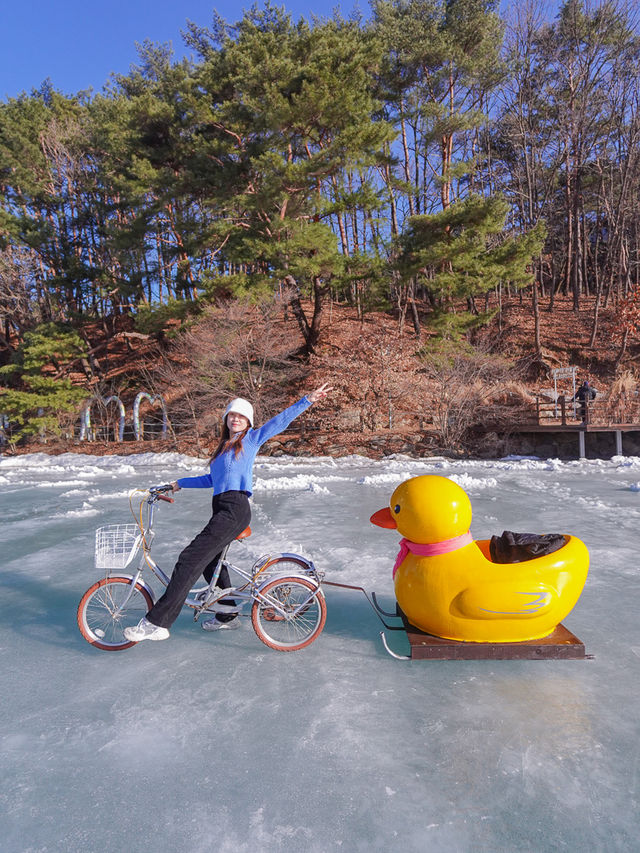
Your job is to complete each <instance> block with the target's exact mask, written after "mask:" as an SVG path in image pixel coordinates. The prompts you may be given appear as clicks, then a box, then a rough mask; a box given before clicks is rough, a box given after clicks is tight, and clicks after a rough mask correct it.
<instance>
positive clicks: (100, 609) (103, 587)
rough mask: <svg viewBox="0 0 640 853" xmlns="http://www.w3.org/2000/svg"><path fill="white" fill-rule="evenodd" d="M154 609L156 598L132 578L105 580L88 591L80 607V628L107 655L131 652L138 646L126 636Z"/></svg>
mask: <svg viewBox="0 0 640 853" xmlns="http://www.w3.org/2000/svg"><path fill="white" fill-rule="evenodd" d="M152 606H153V598H152V597H151V596H150V595H149V591H148V590H147V589H145V587H144V586H142V584H140V583H136V584H135V586H132V583H131V578H117V577H114V578H102V580H99V581H97V582H96V583H94V585H93V586H92V587H89V589H88V590H87V591H86V592H85V594H84V595H83V596H82V598H81V599H80V604H79V605H78V628H80V633H81V634H82V636H83V637H84V638H85V640H86V641H87V642H88V643H91V645H92V646H95V647H96V648H98V649H103V650H104V651H105V652H119V651H121V650H122V649H129V648H131V646H135V645H136V644H135V643H132V642H130V641H129V640H127V639H126V638H125V636H124V634H123V631H124V629H125V628H128V627H130V626H133V625H137V624H138V622H139V621H140V619H142V617H143V616H146V615H147V613H148V612H149V610H150V609H151V607H152Z"/></svg>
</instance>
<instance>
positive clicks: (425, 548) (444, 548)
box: [393, 531, 473, 578]
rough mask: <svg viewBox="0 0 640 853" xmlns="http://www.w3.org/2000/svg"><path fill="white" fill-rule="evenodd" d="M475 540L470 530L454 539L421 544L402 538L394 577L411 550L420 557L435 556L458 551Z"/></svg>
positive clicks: (394, 568) (394, 567)
mask: <svg viewBox="0 0 640 853" xmlns="http://www.w3.org/2000/svg"><path fill="white" fill-rule="evenodd" d="M472 542H473V537H472V536H471V533H470V531H467V532H466V533H463V534H462V535H461V536H454V538H453V539H444V540H443V541H442V542H433V543H430V544H428V545H419V544H418V543H417V542H410V541H409V540H408V539H401V540H400V551H399V553H398V556H397V557H396V561H395V563H394V566H393V577H394V578H395V576H396V572H397V571H398V568H399V567H400V563H401V562H402V561H403V560H404V558H405V557H406V556H407V554H408V553H409V552H410V551H411V553H412V554H417V555H418V556H419V557H435V556H436V555H437V554H448V553H449V552H450V551H457V550H458V548H463V547H464V546H465V545H470V544H471V543H472Z"/></svg>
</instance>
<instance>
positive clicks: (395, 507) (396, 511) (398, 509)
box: [393, 504, 400, 513]
mask: <svg viewBox="0 0 640 853" xmlns="http://www.w3.org/2000/svg"><path fill="white" fill-rule="evenodd" d="M393 511H394V512H395V513H398V512H400V504H396V505H395V506H394V508H393Z"/></svg>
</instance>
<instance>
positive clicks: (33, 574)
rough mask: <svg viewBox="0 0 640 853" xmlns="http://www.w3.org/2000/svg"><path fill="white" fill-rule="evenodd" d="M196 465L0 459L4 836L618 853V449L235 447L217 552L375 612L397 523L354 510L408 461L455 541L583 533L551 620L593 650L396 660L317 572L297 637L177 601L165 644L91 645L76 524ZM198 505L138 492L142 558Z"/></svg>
mask: <svg viewBox="0 0 640 853" xmlns="http://www.w3.org/2000/svg"><path fill="white" fill-rule="evenodd" d="M203 467H204V461H203V460H198V459H194V458H191V457H186V456H179V455H177V454H155V455H153V454H141V455H139V456H132V457H103V458H99V457H92V456H83V455H76V454H65V455H63V456H58V457H49V456H46V455H42V454H33V455H29V456H22V457H16V458H9V457H0V485H1V486H2V493H1V495H0V507H1V512H2V518H3V522H4V523H3V525H2V527H1V528H0V553H1V555H2V559H1V563H0V566H1V568H0V580H1V582H2V596H1V599H0V655H1V661H2V667H1V669H0V697H1V698H0V702H1V710H2V713H1V718H0V748H1V754H2V771H3V772H2V778H1V782H0V838H1V839H2V840H1V841H0V849H1V850H2V851H3V853H18V851H20V853H44V851H46V853H61V851H64V853H93V851H96V853H97V851H101V853H102V851H104V852H105V853H121V851H122V853H130V851H132V850H138V849H140V850H150V851H154V853H156V851H158V853H178V851H179V852H180V853H181V851H185V853H186V851H189V853H192V851H193V853H196V851H202V853H205V851H206V853H210V851H215V853H218V851H220V853H244V851H246V853H255V852H256V851H258V853H260V851H269V853H270V851H287V853H289V852H290V853H298V851H304V853H327V851H344V852H345V853H359V851H363V853H364V851H396V850H397V851H403V853H404V851H407V853H413V851H416V853H431V851H433V853H440V851H447V853H458V851H459V852H460V853H467V851H469V853H471V851H473V852H474V853H477V851H482V852H483V853H484V852H485V851H486V853H515V851H535V853H546V851H570V853H576V851H589V853H594V852H595V851H603V853H604V851H606V853H612V851H634V850H637V849H638V845H639V843H640V842H639V841H638V838H639V837H640V818H639V809H638V790H639V771H640V765H639V753H640V731H639V729H640V726H639V723H638V716H639V715H638V708H639V707H640V678H639V670H640V620H639V618H638V608H639V604H640V570H639V562H640V560H639V557H638V554H639V552H640V531H639V528H640V492H639V491H638V490H639V489H640V485H639V481H640V459H636V458H628V459H623V458H614V459H612V460H611V461H594V460H582V461H580V462H574V463H560V462H558V461H555V460H548V461H542V460H538V461H537V460H524V459H523V460H502V461H496V462H486V461H484V462H473V461H472V462H469V461H465V462H461V461H460V462H453V461H448V460H443V459H432V460H428V459H427V460H410V459H407V458H404V457H393V458H389V459H386V460H383V461H371V460H367V459H363V458H360V457H351V458H346V459H339V460H331V459H326V458H316V459H308V458H305V459H291V458H280V459H266V458H259V460H258V464H257V467H256V471H255V475H256V477H255V479H256V488H255V494H254V498H253V520H252V528H253V531H254V533H253V535H252V537H251V538H250V539H248V540H246V542H245V543H242V544H238V545H237V546H234V547H235V551H234V554H235V558H236V559H237V561H238V562H242V561H243V560H244V561H246V562H247V563H251V562H252V561H253V560H254V559H255V558H257V557H259V556H260V555H261V554H264V553H268V552H269V551H279V550H290V551H298V552H301V553H304V554H305V555H307V556H310V557H312V558H313V560H314V561H315V562H316V565H317V566H318V567H319V568H321V569H322V570H324V571H325V572H326V580H333V581H337V582H341V583H348V584H354V585H362V586H364V587H365V588H366V589H368V590H374V591H376V593H377V594H378V597H379V600H380V601H381V604H382V605H383V606H385V607H386V608H387V609H391V608H392V607H393V586H392V580H391V568H392V566H393V562H394V559H395V556H396V553H397V550H398V539H399V537H398V535H397V534H396V533H395V532H394V531H387V530H381V529H380V528H377V527H374V526H372V525H371V524H370V523H369V520H368V519H369V516H370V515H371V513H372V512H374V511H375V510H376V509H379V508H381V507H383V506H385V505H386V504H387V502H388V499H389V497H390V495H391V492H392V491H393V489H394V488H395V486H396V485H397V484H398V483H400V482H401V481H402V480H404V479H406V478H407V477H410V476H415V475H417V474H424V473H438V474H443V475H445V476H449V477H452V478H453V479H455V480H456V482H458V483H459V484H460V485H461V486H463V488H465V489H466V490H467V492H468V493H469V495H470V497H471V501H472V505H473V509H474V518H473V523H472V527H471V531H472V533H473V535H474V536H475V538H487V537H489V536H491V535H492V534H493V533H501V532H502V531H503V530H504V529H509V530H516V531H528V532H540V533H542V532H559V533H573V534H575V535H576V536H578V537H580V538H581V539H583V541H584V542H585V543H586V544H587V546H588V548H589V550H590V553H591V570H590V574H589V577H588V579H587V584H586V587H585V590H584V592H583V594H582V596H581V598H580V600H579V601H578V603H577V605H576V607H575V609H574V610H573V611H572V613H571V614H569V616H568V617H567V618H566V619H565V625H566V626H567V627H568V628H569V629H570V630H571V631H573V632H574V633H575V634H576V635H577V636H578V637H579V638H580V639H581V640H582V641H583V642H584V643H585V646H586V649H587V652H588V653H590V654H592V655H594V656H595V657H594V659H593V660H578V661H493V662H490V661H480V662H478V661H460V662H449V661H442V662H438V661H431V662H429V661H423V662H420V661H413V662H405V661H397V660H394V659H393V658H391V657H389V656H388V655H387V654H386V653H385V651H384V649H383V647H382V644H381V642H380V638H379V630H380V628H381V625H380V623H379V621H378V620H377V618H376V616H375V614H374V613H373V611H372V610H371V608H370V607H369V605H368V603H367V601H366V600H365V599H364V597H363V596H362V595H361V594H359V593H356V592H351V591H349V590H339V589H335V588H331V587H328V588H327V589H326V597H327V606H328V617H327V624H326V627H325V630H324V632H323V634H322V635H321V636H320V638H319V639H318V640H317V641H316V642H315V643H314V644H312V645H311V646H309V647H308V648H307V649H304V650H302V651H300V652H295V653H291V654H283V653H279V652H275V651H271V650H270V649H268V648H267V647H266V646H264V645H263V644H262V643H260V642H259V640H258V639H257V637H256V635H255V634H254V633H253V631H252V629H251V625H250V621H249V620H244V621H243V624H242V626H241V629H240V630H238V631H233V632H218V633H216V634H207V633H205V632H204V631H202V630H201V629H200V627H199V625H194V624H193V621H192V618H191V615H190V613H188V612H186V611H185V612H184V613H183V614H182V615H181V617H180V618H179V620H178V622H176V624H175V625H174V627H173V629H172V635H171V638H170V639H169V640H168V641H166V642H163V643H141V644H140V645H138V646H136V647H134V648H132V649H130V650H127V651H124V652H119V653H107V652H101V651H98V650H96V649H94V648H93V647H91V646H90V645H88V644H87V643H86V642H85V641H84V640H83V639H82V637H81V635H80V633H79V631H78V630H77V627H76V607H77V604H78V601H79V599H80V597H81V595H82V593H83V592H84V591H85V589H86V588H87V587H88V586H89V585H90V584H91V583H93V581H94V580H97V579H98V578H99V577H100V576H101V575H102V574H103V572H102V571H100V570H96V569H95V568H94V567H93V543H94V529H95V528H96V527H98V526H100V525H102V524H107V523H115V522H128V521H131V517H130V515H129V503H128V499H127V495H128V492H129V490H130V489H132V488H133V487H135V486H142V487H144V486H146V485H150V484H154V483H161V482H166V481H168V480H173V479H175V478H176V477H179V476H185V475H187V474H192V473H202V471H203ZM208 508H209V498H208V494H207V493H205V492H204V491H200V490H189V491H186V490H185V491H183V492H181V493H180V494H179V495H177V496H176V502H175V504H173V505H172V506H169V505H164V504H163V505H161V507H160V514H159V517H158V525H157V529H158V536H157V538H156V543H155V545H154V554H155V555H156V558H157V559H158V562H160V563H161V565H163V567H165V568H169V569H170V568H171V566H172V565H173V561H174V559H175V557H176V556H177V553H178V552H179V550H180V549H181V548H182V547H183V546H184V545H185V544H186V543H187V542H188V541H189V539H190V538H191V536H192V534H194V533H195V532H197V531H198V530H199V529H200V527H201V526H202V525H203V524H204V522H205V521H206V519H207V518H208ZM154 583H155V582H154ZM156 587H157V584H156ZM389 640H390V644H391V645H392V647H393V648H394V649H395V650H396V651H397V652H399V653H406V652H407V646H406V639H405V638H404V635H403V634H402V633H397V634H394V635H392V636H390V638H389Z"/></svg>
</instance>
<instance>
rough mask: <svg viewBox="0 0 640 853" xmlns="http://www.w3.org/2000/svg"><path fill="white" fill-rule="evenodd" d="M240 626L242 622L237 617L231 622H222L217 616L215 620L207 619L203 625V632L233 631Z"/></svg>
mask: <svg viewBox="0 0 640 853" xmlns="http://www.w3.org/2000/svg"><path fill="white" fill-rule="evenodd" d="M239 625H240V620H239V619H238V617H237V616H236V618H235V619H231V620H230V621H229V622H220V621H219V620H218V618H217V616H214V617H213V619H205V621H204V622H203V623H202V630H203V631H223V630H224V629H227V630H229V631H230V630H232V629H233V628H237V627H238V626H239Z"/></svg>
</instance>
